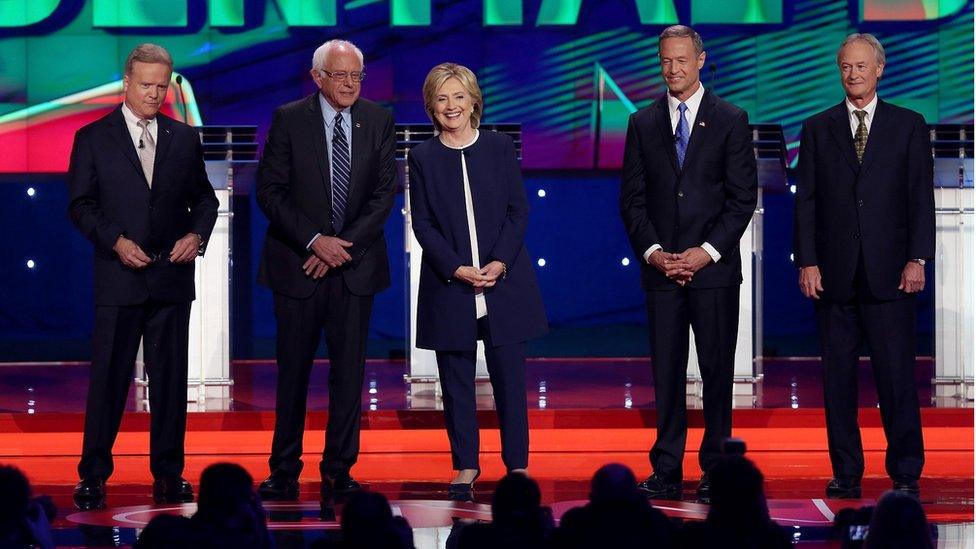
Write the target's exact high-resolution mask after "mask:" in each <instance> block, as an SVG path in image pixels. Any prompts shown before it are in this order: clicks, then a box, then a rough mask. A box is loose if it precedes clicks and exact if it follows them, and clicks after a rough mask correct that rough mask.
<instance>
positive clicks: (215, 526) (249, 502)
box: [193, 463, 271, 547]
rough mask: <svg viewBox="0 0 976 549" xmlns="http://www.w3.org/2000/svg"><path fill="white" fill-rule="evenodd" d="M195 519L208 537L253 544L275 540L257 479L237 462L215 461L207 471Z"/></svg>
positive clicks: (202, 532)
mask: <svg viewBox="0 0 976 549" xmlns="http://www.w3.org/2000/svg"><path fill="white" fill-rule="evenodd" d="M193 521H194V523H195V524H196V526H197V528H198V529H199V530H200V531H201V535H202V536H203V537H204V539H208V540H213V541H216V540H223V542H228V543H229V542H231V540H233V542H234V543H237V544H244V545H247V546H250V547H266V546H269V545H270V543H271V537H270V535H269V534H268V528H267V523H266V521H265V516H264V508H263V507H262V506H261V500H260V498H258V495H257V493H256V492H255V491H254V479H253V478H251V475H250V474H249V473H248V472H247V471H246V470H244V468H243V467H241V466H240V465H237V464H234V463H215V464H213V465H210V466H208V467H207V468H206V469H204V470H203V474H202V475H200V495H199V497H198V500H197V512H196V514H195V515H193Z"/></svg>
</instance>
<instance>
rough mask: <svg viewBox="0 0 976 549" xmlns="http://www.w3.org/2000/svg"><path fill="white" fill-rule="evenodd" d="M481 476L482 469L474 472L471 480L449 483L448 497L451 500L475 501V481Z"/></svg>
mask: <svg viewBox="0 0 976 549" xmlns="http://www.w3.org/2000/svg"><path fill="white" fill-rule="evenodd" d="M480 476H481V469H478V472H477V473H475V474H474V478H473V479H471V482H452V483H450V484H448V485H447V499H449V500H451V501H474V481H476V480H478V477H480Z"/></svg>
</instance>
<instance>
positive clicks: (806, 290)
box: [800, 265, 823, 299]
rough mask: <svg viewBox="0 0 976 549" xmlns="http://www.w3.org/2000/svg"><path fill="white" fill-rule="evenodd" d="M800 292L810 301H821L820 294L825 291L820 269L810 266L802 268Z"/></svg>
mask: <svg viewBox="0 0 976 549" xmlns="http://www.w3.org/2000/svg"><path fill="white" fill-rule="evenodd" d="M800 291H801V292H803V295H804V296H805V297H808V298H810V299H820V295H819V293H820V292H822V291H823V285H822V284H821V280H820V267H817V266H816V265H810V266H809V267H800Z"/></svg>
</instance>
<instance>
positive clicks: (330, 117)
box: [319, 93, 352, 128]
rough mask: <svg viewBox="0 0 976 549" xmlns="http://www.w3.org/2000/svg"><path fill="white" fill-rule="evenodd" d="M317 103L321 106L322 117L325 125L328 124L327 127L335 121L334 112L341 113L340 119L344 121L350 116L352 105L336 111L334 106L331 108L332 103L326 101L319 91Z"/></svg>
mask: <svg viewBox="0 0 976 549" xmlns="http://www.w3.org/2000/svg"><path fill="white" fill-rule="evenodd" d="M319 105H321V106H322V118H324V119H325V125H326V126H328V127H329V128H331V127H332V124H334V123H335V115H336V113H342V119H343V120H346V121H348V120H349V118H350V117H351V116H352V114H351V111H352V107H346V108H345V109H342V110H341V111H337V110H335V109H334V108H332V105H331V104H329V102H328V101H326V100H325V97H322V94H321V93H320V94H319Z"/></svg>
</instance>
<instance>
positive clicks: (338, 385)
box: [257, 40, 396, 499]
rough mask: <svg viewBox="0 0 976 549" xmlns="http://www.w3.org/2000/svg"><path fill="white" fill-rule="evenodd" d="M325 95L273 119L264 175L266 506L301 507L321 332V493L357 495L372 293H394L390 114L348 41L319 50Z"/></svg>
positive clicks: (315, 66)
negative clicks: (270, 381)
mask: <svg viewBox="0 0 976 549" xmlns="http://www.w3.org/2000/svg"><path fill="white" fill-rule="evenodd" d="M311 75H312V79H313V80H315V83H316V85H317V86H318V87H319V92H318V93H315V94H313V95H311V96H309V97H306V98H305V99H302V100H299V101H295V102H293V103H289V104H287V105H284V106H282V107H280V108H279V109H278V110H277V111H275V114H274V119H273V120H272V123H271V130H270V132H269V133H268V140H267V143H266V144H265V147H264V156H263V157H262V159H261V163H260V166H259V168H258V183H257V200H258V205H259V206H260V207H261V210H262V211H263V212H264V213H265V215H267V216H268V219H269V220H270V222H271V223H270V225H269V227H268V234H267V237H266V238H265V243H264V252H263V254H262V257H261V266H260V272H259V274H258V281H259V282H260V283H261V284H263V285H265V286H268V287H270V288H271V289H272V290H273V291H274V307H275V316H276V317H277V320H278V345H277V358H278V393H277V403H276V406H275V412H276V417H275V433H274V441H273V442H272V446H271V459H270V460H269V464H270V467H271V475H270V476H269V477H268V478H267V479H266V480H265V481H264V482H262V483H261V486H260V492H261V495H262V497H264V498H265V499H296V498H297V497H298V476H299V473H301V470H302V461H301V456H302V435H303V433H304V428H305V403H306V399H307V396H308V379H309V375H310V373H311V369H312V359H313V358H314V357H315V351H316V348H317V347H318V344H319V340H320V339H321V335H322V330H323V328H324V329H325V333H326V343H327V344H328V348H329V359H330V360H329V362H330V369H329V422H328V426H327V429H326V438H325V451H324V452H323V455H322V461H321V463H320V465H319V470H320V473H321V475H322V496H323V498H324V499H328V498H329V497H330V496H331V495H333V493H335V494H342V493H344V492H349V491H352V490H355V489H357V488H358V487H359V485H358V483H357V482H356V481H355V480H353V478H352V476H351V475H350V474H349V470H350V468H351V467H352V466H353V464H355V463H356V458H357V456H358V455H359V425H360V414H361V411H360V408H361V405H362V385H363V376H364V373H365V355H366V337H367V334H368V329H369V316H370V311H371V309H372V305H373V296H374V295H375V294H376V293H378V292H380V291H382V290H384V289H385V288H386V287H387V286H389V285H390V271H389V262H388V260H387V255H386V240H385V238H384V236H383V225H384V224H385V222H386V218H387V216H388V215H389V213H390V209H391V208H392V207H393V197H394V192H395V191H396V185H395V175H396V174H395V164H394V158H393V152H394V148H395V143H396V141H395V137H394V134H393V116H392V114H391V113H390V111H388V110H387V109H384V108H382V107H380V106H379V105H377V104H376V103H373V102H371V101H368V100H366V99H362V98H360V97H359V92H360V87H361V82H362V80H363V78H365V72H364V70H363V54H362V52H361V51H359V48H357V47H356V46H354V45H353V44H351V43H349V42H346V41H343V40H331V41H329V42H326V43H325V44H323V45H322V46H321V47H319V48H318V49H317V50H316V51H315V55H314V56H313V59H312V70H311Z"/></svg>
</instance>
